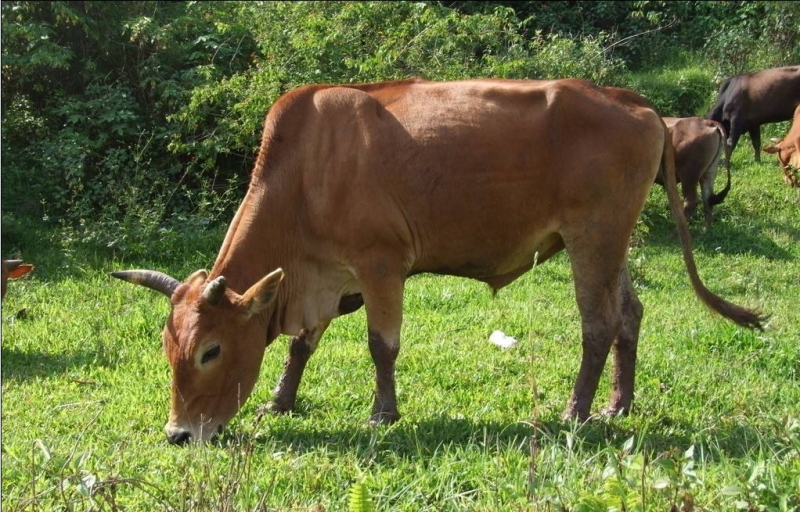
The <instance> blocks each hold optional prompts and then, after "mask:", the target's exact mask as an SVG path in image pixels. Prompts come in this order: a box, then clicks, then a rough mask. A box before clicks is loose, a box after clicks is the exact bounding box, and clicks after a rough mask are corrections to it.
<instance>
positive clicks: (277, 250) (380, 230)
mask: <svg viewBox="0 0 800 512" xmlns="http://www.w3.org/2000/svg"><path fill="white" fill-rule="evenodd" d="M661 165H663V166H664V167H665V172H666V174H667V178H666V179H667V191H668V194H669V197H670V206H671V209H672V212H673V214H674V215H675V219H676V222H677V226H678V231H679V233H680V237H681V243H682V246H683V255H684V260H685V262H686V265H687V269H688V273H689V277H690V281H691V283H692V286H693V288H694V290H695V292H696V293H697V294H698V296H699V297H700V299H701V300H702V301H703V302H704V303H705V304H706V305H708V306H709V307H710V308H711V309H713V310H715V311H717V312H719V313H720V314H722V315H724V316H726V317H728V318H730V319H732V320H733V321H734V322H736V323H738V324H740V325H744V326H748V327H751V328H760V327H761V322H762V321H763V318H762V317H761V316H760V315H759V314H757V313H754V312H752V311H750V310H747V309H744V308H742V307H739V306H737V305H734V304H732V303H730V302H727V301H725V300H724V299H722V298H720V297H718V296H717V295H715V294H713V293H712V292H711V291H709V290H708V289H707V288H706V287H705V285H703V283H702V282H701V281H700V278H699V277H698V275H697V270H696V267H695V265H694V260H693V256H692V251H691V241H690V236H689V232H688V228H687V225H686V219H685V218H684V216H683V212H682V211H681V206H680V198H679V196H678V193H677V185H676V183H675V171H674V163H673V149H672V143H671V141H670V138H669V133H668V131H667V128H666V126H665V125H664V123H663V121H662V120H661V118H660V117H659V116H658V114H657V113H656V112H655V110H654V109H653V108H652V106H650V104H649V103H648V102H647V101H646V100H645V99H644V98H642V97H641V96H639V95H638V94H636V93H634V92H631V91H626V90H623V89H615V88H602V87H598V86H596V85H593V84H591V83H589V82H585V81H580V80H558V81H542V82H539V81H514V80H472V81H459V82H427V81H422V80H405V81H399V82H386V83H377V84H362V85H344V86H330V85H311V86H305V87H301V88H299V89H296V90H294V91H291V92H289V93H287V94H285V95H283V96H282V97H281V98H279V99H278V101H277V102H276V103H275V104H274V105H273V107H272V108H271V110H270V112H269V114H268V115H267V118H266V121H265V123H264V131H263V136H262V141H261V147H260V150H259V153H258V158H257V159H256V163H255V168H254V170H253V174H252V178H251V181H250V187H249V189H248V192H247V195H246V196H245V198H244V201H243V202H242V204H241V205H240V206H239V210H238V212H237V213H236V216H235V217H234V219H233V221H232V223H231V225H230V227H229V228H228V232H227V234H226V236H225V240H224V242H223V244H222V248H221V249H220V252H219V255H218V256H217V259H216V262H215V263H214V267H213V269H212V270H211V272H210V273H206V272H205V271H203V270H199V271H197V272H195V273H193V274H192V275H191V276H190V277H189V278H188V279H187V280H186V282H184V283H181V282H179V281H178V280H176V279H174V278H172V277H170V276H168V275H165V274H162V273H160V272H156V271H152V270H132V271H125V272H115V273H113V275H114V276H115V277H117V278H120V279H124V280H127V281H130V282H133V283H136V284H140V285H143V286H146V287H149V288H151V289H154V290H157V291H159V292H161V293H163V294H164V295H166V296H167V297H168V298H169V300H170V304H171V312H170V315H169V318H168V319H167V323H166V326H165V327H164V331H163V343H164V347H165V349H166V353H167V357H168V359H169V362H170V365H171V367H172V372H173V380H172V402H171V410H170V414H169V421H168V423H167V425H166V428H165V430H166V434H167V437H168V440H169V441H170V442H171V443H184V442H186V441H188V440H189V439H199V440H207V439H209V438H212V437H213V436H214V435H215V434H216V433H217V432H218V431H219V430H221V429H222V427H223V426H224V425H225V424H226V423H227V422H228V421H229V420H230V419H231V418H232V417H233V416H234V415H235V414H236V412H237V411H238V410H239V408H240V407H241V405H242V404H243V403H244V401H245V400H247V398H248V397H249V395H250V393H251V391H252V389H253V386H254V384H255V382H256V379H257V377H258V374H259V369H260V365H261V360H262V357H263V355H264V350H265V348H266V346H267V345H269V344H270V343H271V342H272V341H273V340H274V339H275V338H276V337H277V336H278V335H279V334H281V333H283V334H288V335H292V336H294V338H293V339H292V340H291V342H290V348H289V356H288V359H287V361H286V366H285V368H284V372H283V375H282V376H281V378H280V381H279V383H278V386H277V388H276V390H275V398H274V401H273V402H272V408H273V410H274V411H276V412H282V411H287V410H290V409H291V408H292V407H293V406H294V403H295V397H296V393H297V388H298V385H299V384H300V379H301V377H302V373H303V370H304V368H305V366H306V362H307V361H308V359H309V356H311V354H312V352H314V350H315V349H316V348H317V343H318V342H319V340H320V337H321V336H322V334H323V332H324V331H325V329H326V328H327V327H328V325H329V324H330V322H331V321H332V320H333V319H334V318H336V317H338V316H341V315H344V314H347V313H349V312H352V311H355V310H356V309H358V308H359V307H361V305H362V304H363V305H364V306H365V307H366V315H367V330H368V336H367V339H368V345H369V350H370V354H371V355H372V359H373V362H374V364H375V367H376V391H375V397H374V403H373V406H372V416H371V417H370V422H371V423H379V422H393V421H395V420H397V419H399V418H400V414H399V413H398V410H397V401H396V394H395V375H394V372H395V359H396V358H397V355H398V352H399V348H400V345H399V341H400V324H401V320H402V316H403V288H404V285H405V281H406V279H407V278H408V277H409V276H411V275H413V274H418V273H422V272H430V273H436V274H448V275H455V276H463V277H470V278H473V279H477V280H480V281H483V282H485V283H487V284H488V285H489V286H490V287H491V288H492V289H494V290H497V289H499V288H502V287H504V286H506V285H508V284H509V283H511V282H512V281H514V280H515V279H516V278H518V277H519V276H521V275H522V274H523V273H525V272H526V271H528V270H530V269H531V268H532V266H533V264H534V261H537V260H538V262H539V263H543V262H545V261H546V260H548V259H549V258H551V257H552V256H553V255H555V254H556V253H558V252H559V251H561V250H562V249H566V251H567V253H568V255H569V258H570V262H571V265H572V270H573V276H574V280H575V292H576V299H577V302H578V307H579V310H580V314H581V318H582V322H583V358H582V361H581V366H580V370H579V372H578V377H577V380H576V383H575V387H574V390H573V392H572V396H571V398H570V399H569V401H568V402H567V407H566V411H565V417H568V418H575V417H576V418H581V419H585V418H587V417H588V416H589V412H590V408H591V405H592V401H593V399H594V395H595V391H596V389H597V385H598V381H599V378H600V375H601V373H602V371H603V367H604V365H605V361H606V358H607V356H608V353H609V351H610V350H611V348H612V347H613V352H614V371H613V374H612V375H613V377H612V384H611V386H612V393H611V400H610V404H609V407H608V409H606V412H607V413H609V414H618V413H621V412H627V411H628V410H629V409H630V407H631V401H632V399H633V388H634V367H635V362H636V346H637V342H638V336H639V322H640V320H641V317H642V305H641V303H640V302H639V299H638V298H637V296H636V292H635V290H634V288H633V286H632V284H631V278H630V274H629V272H628V267H627V260H626V255H627V252H628V243H629V240H630V237H631V233H632V232H633V230H634V227H635V226H636V222H637V219H638V217H639V214H640V212H641V210H642V207H643V206H644V203H645V200H646V198H647V195H648V192H649V190H650V188H651V187H652V184H653V181H654V180H655V176H656V173H657V172H659V167H660V166H661Z"/></svg>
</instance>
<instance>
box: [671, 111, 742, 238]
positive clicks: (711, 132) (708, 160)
mask: <svg viewBox="0 0 800 512" xmlns="http://www.w3.org/2000/svg"><path fill="white" fill-rule="evenodd" d="M664 123H665V124H666V125H667V129H668V130H669V132H670V134H671V136H672V145H673V146H674V148H675V173H676V174H677V180H678V182H679V183H680V184H681V189H682V190H683V205H684V206H683V213H684V215H686V217H687V218H688V217H689V216H691V215H692V213H693V212H694V209H695V208H696V207H697V185H698V184H699V185H700V195H701V197H702V200H703V211H704V213H705V219H706V227H707V228H710V227H711V207H712V206H714V205H715V204H719V203H721V202H722V201H723V199H725V196H726V195H728V191H729V190H730V188H731V166H730V155H729V154H728V152H727V147H728V146H727V144H726V143H725V131H724V129H723V128H722V125H721V124H719V123H718V122H716V121H711V120H710V119H703V118H701V117H684V118H679V117H665V118H664ZM720 160H724V162H725V168H726V170H727V173H728V182H727V184H726V185H725V188H723V189H722V191H721V192H720V193H719V194H714V180H715V179H716V177H717V168H718V166H719V163H720ZM656 183H658V184H659V185H664V180H663V179H662V177H661V174H660V173H659V175H658V176H657V177H656Z"/></svg>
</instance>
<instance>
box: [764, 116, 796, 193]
mask: <svg viewBox="0 0 800 512" xmlns="http://www.w3.org/2000/svg"><path fill="white" fill-rule="evenodd" d="M764 151H765V152H767V153H771V154H776V155H778V163H779V164H780V166H781V169H783V179H784V181H786V183H788V184H789V185H790V186H792V187H800V175H798V173H800V105H798V106H797V108H795V109H794V118H793V120H792V126H791V128H789V133H787V134H786V136H785V137H784V138H783V139H779V140H778V139H773V140H772V144H770V145H769V146H766V147H765V148H764Z"/></svg>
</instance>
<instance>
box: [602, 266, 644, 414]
mask: <svg viewBox="0 0 800 512" xmlns="http://www.w3.org/2000/svg"><path fill="white" fill-rule="evenodd" d="M619 285H620V286H619V292H620V303H621V315H622V325H621V326H620V330H619V334H618V335H617V337H616V338H615V339H614V344H613V345H612V349H613V354H614V369H613V371H612V375H611V399H610V400H609V404H608V408H607V409H606V410H605V411H603V412H604V413H605V414H607V415H612V416H615V415H618V414H623V413H628V412H630V410H631V404H632V402H633V389H634V383H635V377H636V350H637V347H638V345H639V326H640V325H641V322H642V314H643V313H644V308H643V307H642V303H641V302H640V301H639V298H638V297H637V296H636V291H635V290H634V289H633V283H631V276H630V273H629V272H628V268H627V266H626V267H625V268H624V269H623V271H622V272H621V273H620V278H619Z"/></svg>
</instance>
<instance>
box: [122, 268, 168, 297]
mask: <svg viewBox="0 0 800 512" xmlns="http://www.w3.org/2000/svg"><path fill="white" fill-rule="evenodd" d="M111 275H112V276H114V277H116V278H117V279H122V280H123V281H128V282H129V283H133V284H140V285H142V286H145V287H147V288H150V289H151V290H155V291H157V292H161V293H163V294H164V295H166V296H167V297H172V294H173V293H174V292H175V289H176V288H177V287H178V286H180V284H181V282H180V281H178V280H177V279H175V278H174V277H170V276H168V275H167V274H162V273H161V272H156V271H155V270H125V271H121V272H112V273H111Z"/></svg>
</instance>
